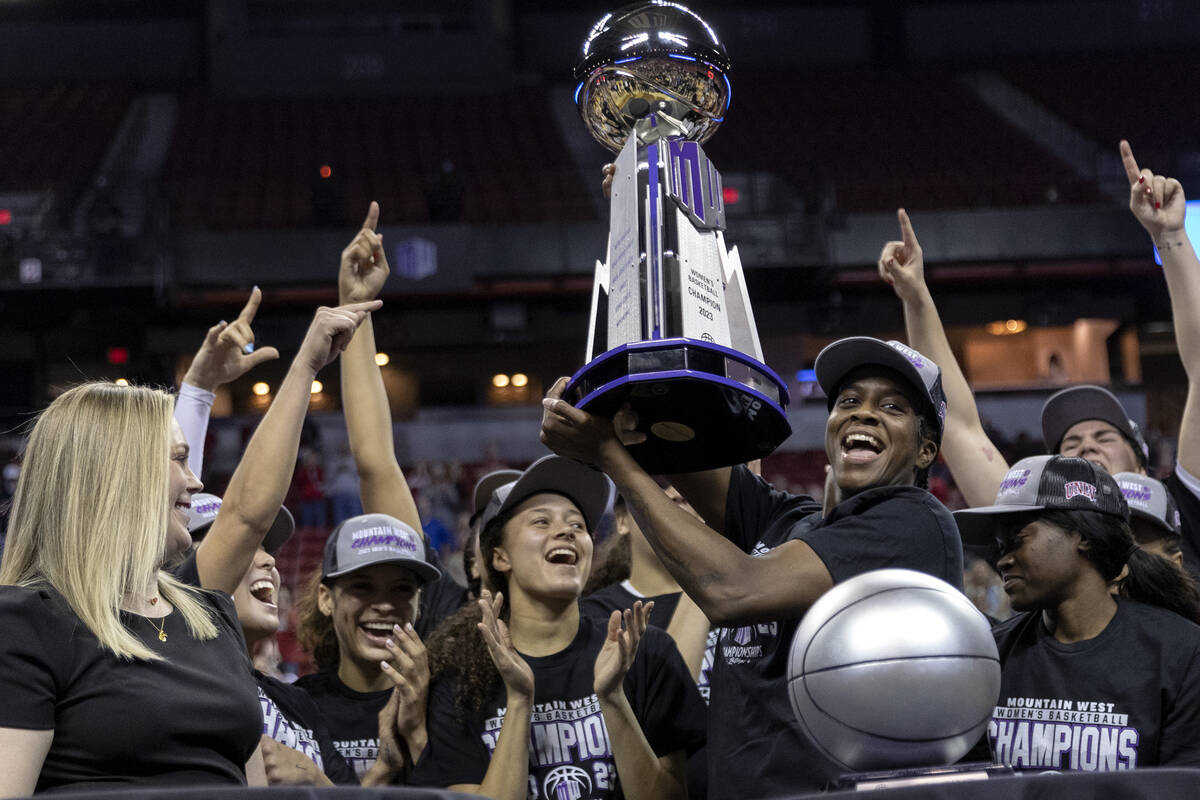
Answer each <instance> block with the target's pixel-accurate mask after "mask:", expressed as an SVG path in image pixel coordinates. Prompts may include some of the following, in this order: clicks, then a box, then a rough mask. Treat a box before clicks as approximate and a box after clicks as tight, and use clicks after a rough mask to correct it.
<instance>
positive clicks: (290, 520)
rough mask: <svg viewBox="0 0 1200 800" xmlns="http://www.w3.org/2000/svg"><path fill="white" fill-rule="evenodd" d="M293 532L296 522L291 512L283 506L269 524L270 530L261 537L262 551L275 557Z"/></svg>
mask: <svg viewBox="0 0 1200 800" xmlns="http://www.w3.org/2000/svg"><path fill="white" fill-rule="evenodd" d="M295 532H296V520H295V518H294V517H293V516H292V512H290V511H288V510H287V508H285V507H284V506H280V507H279V513H278V514H276V515H275V521H274V522H272V523H271V528H270V530H268V531H267V535H266V536H264V537H263V542H262V547H263V550H266V551H267V552H268V553H270V554H271V555H276V554H277V553H278V552H279V550H280V549H281V548H282V547H283V546H284V545H285V544H287V541H288V539H291V538H292V534H293V533H295Z"/></svg>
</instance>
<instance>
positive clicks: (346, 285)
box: [338, 202, 421, 531]
mask: <svg viewBox="0 0 1200 800" xmlns="http://www.w3.org/2000/svg"><path fill="white" fill-rule="evenodd" d="M378 225H379V204H378V203H375V202H372V203H371V207H370V209H369V210H368V211H367V218H366V220H365V221H364V222H363V227H362V230H360V231H359V232H358V234H357V235H355V237H354V239H353V240H352V241H351V242H350V244H348V245H347V246H346V249H345V250H343V251H342V263H341V267H340V269H339V271H338V296H339V297H340V298H341V302H343V303H358V302H363V301H366V300H374V299H375V298H376V297H377V296H378V295H379V292H380V291H382V289H383V284H384V282H386V281H387V277H388V273H389V272H390V271H391V270H390V268H389V267H388V262H387V255H386V254H385V253H384V251H383V234H381V233H377V232H376V228H377V227H378ZM342 406H343V410H344V412H345V416H346V431H347V433H348V434H349V437H350V452H351V453H353V455H354V464H355V466H356V468H357V469H358V478H359V491H360V493H361V495H362V503H363V510H364V511H366V512H367V513H369V514H377V513H378V514H389V515H391V516H393V517H395V518H396V519H399V520H403V521H404V522H407V523H408V524H409V525H411V526H412V527H413V530H418V531H419V530H421V518H420V515H419V514H418V513H417V504H416V502H415V501H414V500H413V496H412V492H411V491H410V490H409V488H408V481H407V480H406V479H405V477H404V472H403V471H402V470H401V469H400V465H399V464H398V463H397V462H396V447H395V443H394V441H393V439H392V413H391V409H390V408H389V406H388V398H387V391H386V390H385V389H384V386H383V376H382V374H381V373H380V371H379V367H378V366H377V365H376V364H375V330H374V328H373V327H372V324H371V318H370V317H368V318H367V319H366V321H364V322H363V324H362V326H361V327H360V328H359V330H358V332H357V333H356V334H355V335H354V339H353V340H352V341H351V342H350V346H349V347H348V348H347V349H346V354H345V355H344V356H342Z"/></svg>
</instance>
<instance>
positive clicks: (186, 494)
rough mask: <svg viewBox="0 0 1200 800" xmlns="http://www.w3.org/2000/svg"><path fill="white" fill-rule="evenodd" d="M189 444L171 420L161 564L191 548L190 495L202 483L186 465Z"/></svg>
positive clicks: (202, 485)
mask: <svg viewBox="0 0 1200 800" xmlns="http://www.w3.org/2000/svg"><path fill="white" fill-rule="evenodd" d="M188 452H189V451H188V443H187V439H186V438H184V435H183V429H182V428H180V427H179V423H178V422H176V421H175V420H171V454H170V455H171V463H170V466H169V467H168V468H167V475H168V487H169V489H168V491H169V493H170V504H171V506H170V508H169V510H168V513H167V531H166V538H165V541H164V544H163V561H164V562H170V561H172V560H174V559H176V558H178V557H179V556H181V555H183V554H184V553H186V552H187V550H188V548H189V547H191V546H192V535H191V534H190V533H188V514H189V512H190V510H191V507H192V495H194V494H195V493H196V492H198V491H200V490H201V489H203V488H204V484H202V483H201V482H200V479H199V478H197V477H196V476H195V474H194V473H193V472H192V470H191V468H190V467H189V466H188Z"/></svg>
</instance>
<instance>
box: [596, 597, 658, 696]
mask: <svg viewBox="0 0 1200 800" xmlns="http://www.w3.org/2000/svg"><path fill="white" fill-rule="evenodd" d="M653 608H654V603H653V601H651V602H649V603H646V604H645V605H642V601H641V600H638V601H637V602H635V603H634V604H633V608H632V609H628V608H627V609H625V612H624V613H622V612H620V611H614V612H613V613H612V614H611V615H610V616H609V618H608V636H607V637H605V639H604V646H603V647H601V648H600V654H599V655H597V656H596V667H595V678H594V681H593V684H592V688H593V689H594V690H595V692H596V694H597V695H598V696H599V697H600V699H602V700H603V699H605V698H609V697H613V696H614V695H616V694H617V693H618V692H620V691H622V689H621V681H623V680H624V679H625V673H627V672H629V667H630V666H631V665H632V664H633V658H634V656H636V655H637V649H638V643H640V642H641V641H642V634H644V633H645V632H646V625H647V624H649V620H650V611H651V610H652V609H653ZM622 619H623V620H624V626H622V624H621V623H622Z"/></svg>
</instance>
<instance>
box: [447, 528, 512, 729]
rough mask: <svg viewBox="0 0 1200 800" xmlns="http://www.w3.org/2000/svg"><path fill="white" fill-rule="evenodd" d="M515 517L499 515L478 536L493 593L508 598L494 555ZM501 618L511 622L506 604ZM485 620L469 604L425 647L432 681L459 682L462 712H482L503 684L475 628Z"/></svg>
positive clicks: (456, 697) (456, 695) (457, 693)
mask: <svg viewBox="0 0 1200 800" xmlns="http://www.w3.org/2000/svg"><path fill="white" fill-rule="evenodd" d="M513 516H514V513H513V510H512V509H510V510H508V511H506V512H504V513H503V514H499V515H497V516H496V517H494V518H493V519H491V520H490V521H489V522H488V523H487V525H485V526H484V527H483V530H482V531H480V532H479V554H480V558H481V559H482V561H483V564H482V567H483V569H484V571H486V574H487V579H488V583H489V584H490V585H491V587H492V590H493V591H496V592H502V593H503V594H504V596H505V597H506V598H507V597H508V575H507V574H505V573H503V572H500V571H499V570H497V569H496V568H495V566H494V565H493V560H494V559H493V554H494V553H495V552H496V548H497V547H498V546H499V545H500V543H501V542H502V540H503V538H504V526H505V525H507V524H508V522H509V520H511V519H512V518H513ZM500 618H501V619H504V620H507V619H508V618H509V606H508V604H507V603H505V605H504V607H503V608H502V609H501V610H500ZM482 620H483V611H482V610H481V609H480V608H479V604H478V603H468V604H467V605H465V606H463V607H462V608H460V609H459V610H458V611H456V612H454V613H453V614H451V615H450V616H449V617H447V618H446V619H445V620H443V621H442V624H441V625H439V626H438V629H437V630H436V631H434V633H433V635H432V636H430V637H429V642H428V643H427V644H426V650H427V652H428V656H429V677H430V680H435V679H437V678H438V677H439V676H440V675H454V676H455V677H456V679H457V685H456V688H455V692H454V702H455V704H456V705H457V706H458V707H459V709H460V710H470V711H482V710H483V706H484V704H485V703H487V701H488V700H489V699H490V698H491V697H492V696H494V695H495V693H496V690H497V689H498V688H499V687H500V686H501V685H502V683H503V682H502V681H501V679H500V673H499V672H498V671H497V670H496V665H495V664H494V663H493V662H492V656H491V653H489V652H488V648H487V643H486V642H484V640H483V636H482V635H481V634H480V633H479V629H478V628H477V627H476V625H478V624H479V623H480V622H481V621H482Z"/></svg>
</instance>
